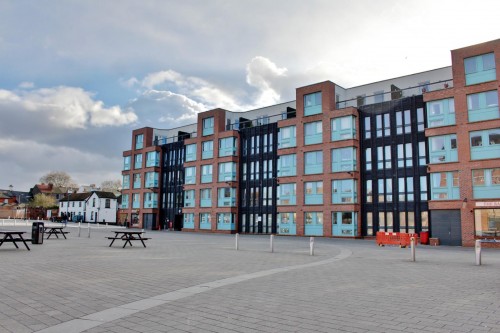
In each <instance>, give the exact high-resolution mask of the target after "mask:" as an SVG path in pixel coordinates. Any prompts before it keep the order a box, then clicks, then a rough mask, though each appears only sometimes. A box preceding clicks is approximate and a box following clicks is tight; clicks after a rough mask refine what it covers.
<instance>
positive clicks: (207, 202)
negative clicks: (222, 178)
mask: <svg viewBox="0 0 500 333" xmlns="http://www.w3.org/2000/svg"><path fill="white" fill-rule="evenodd" d="M200 207H212V199H211V198H210V199H200Z"/></svg>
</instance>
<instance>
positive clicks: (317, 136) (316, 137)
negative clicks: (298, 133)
mask: <svg viewBox="0 0 500 333" xmlns="http://www.w3.org/2000/svg"><path fill="white" fill-rule="evenodd" d="M322 142H323V125H322V123H321V121H315V122H312V123H306V124H304V143H305V144H306V145H312V144H317V143H322Z"/></svg>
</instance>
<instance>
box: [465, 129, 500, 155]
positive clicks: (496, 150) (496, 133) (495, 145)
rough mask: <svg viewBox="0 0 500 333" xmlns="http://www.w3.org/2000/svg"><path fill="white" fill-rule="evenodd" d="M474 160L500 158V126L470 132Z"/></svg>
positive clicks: (471, 152) (471, 151)
mask: <svg viewBox="0 0 500 333" xmlns="http://www.w3.org/2000/svg"><path fill="white" fill-rule="evenodd" d="M469 136H470V147H471V148H470V154H471V159H472V160H482V159H492V158H500V128H496V129H491V130H485V131H477V132H470V133H469Z"/></svg>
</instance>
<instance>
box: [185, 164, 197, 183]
mask: <svg viewBox="0 0 500 333" xmlns="http://www.w3.org/2000/svg"><path fill="white" fill-rule="evenodd" d="M184 184H196V167H189V168H185V169H184Z"/></svg>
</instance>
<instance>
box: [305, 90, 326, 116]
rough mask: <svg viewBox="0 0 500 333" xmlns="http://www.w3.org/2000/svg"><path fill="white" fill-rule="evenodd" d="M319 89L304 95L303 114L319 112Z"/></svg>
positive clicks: (308, 114)
mask: <svg viewBox="0 0 500 333" xmlns="http://www.w3.org/2000/svg"><path fill="white" fill-rule="evenodd" d="M321 109H322V108H321V91H320V92H317V93H314V94H308V95H304V116H310V115H313V114H319V113H321V112H322V110H321Z"/></svg>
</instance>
